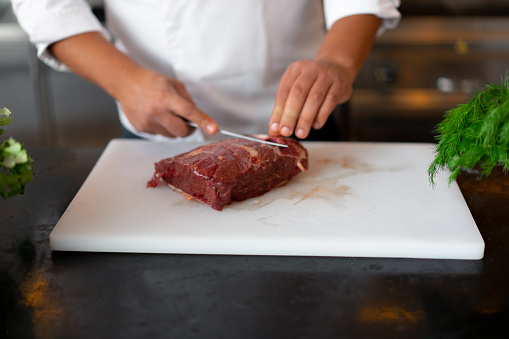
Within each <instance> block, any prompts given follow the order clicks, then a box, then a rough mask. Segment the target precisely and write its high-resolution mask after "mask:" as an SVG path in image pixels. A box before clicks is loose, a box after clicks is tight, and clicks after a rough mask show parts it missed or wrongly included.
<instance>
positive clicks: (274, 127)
mask: <svg viewBox="0 0 509 339" xmlns="http://www.w3.org/2000/svg"><path fill="white" fill-rule="evenodd" d="M270 130H271V131H272V132H279V124H278V123H277V122H275V123H273V124H272V125H270Z"/></svg>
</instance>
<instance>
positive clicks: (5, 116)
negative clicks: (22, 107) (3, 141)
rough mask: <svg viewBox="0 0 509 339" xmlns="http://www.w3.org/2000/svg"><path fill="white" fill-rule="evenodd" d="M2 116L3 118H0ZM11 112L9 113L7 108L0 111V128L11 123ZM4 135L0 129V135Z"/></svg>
mask: <svg viewBox="0 0 509 339" xmlns="http://www.w3.org/2000/svg"><path fill="white" fill-rule="evenodd" d="M2 115H3V116H2ZM9 115H11V111H9V110H8V109H7V108H5V107H4V108H2V109H0V126H6V125H9V124H10V123H12V119H11V117H9ZM3 133H4V130H3V129H1V128H0V135H2V134H3Z"/></svg>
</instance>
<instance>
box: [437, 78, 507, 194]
mask: <svg viewBox="0 0 509 339" xmlns="http://www.w3.org/2000/svg"><path fill="white" fill-rule="evenodd" d="M435 132H437V137H436V139H437V140H438V144H437V146H436V147H435V151H434V153H435V159H434V160H433V162H432V163H431V164H430V166H429V168H428V175H429V178H430V182H431V184H432V185H435V182H434V177H435V175H436V173H437V172H438V171H439V170H446V169H448V170H449V171H450V172H451V174H450V176H449V184H451V183H452V181H453V180H455V179H456V178H457V177H458V175H459V174H460V172H461V170H462V169H465V168H475V167H477V168H479V169H480V170H481V175H489V174H490V173H491V171H492V169H493V168H494V167H495V166H497V165H502V166H503V168H504V171H506V172H507V171H508V170H509V159H508V153H509V150H508V148H509V71H508V72H506V74H505V76H504V77H502V79H501V83H500V84H488V85H486V86H485V87H484V89H482V90H480V91H477V92H476V93H474V94H473V95H472V96H471V97H470V98H469V100H467V102H465V103H463V104H459V105H457V106H456V107H455V108H453V109H450V110H449V111H447V112H446V113H445V115H444V118H443V120H442V121H441V122H440V123H439V124H438V125H437V127H436V129H435Z"/></svg>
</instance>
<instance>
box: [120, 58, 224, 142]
mask: <svg viewBox="0 0 509 339" xmlns="http://www.w3.org/2000/svg"><path fill="white" fill-rule="evenodd" d="M128 79H129V80H128V81H126V82H124V83H123V84H121V85H120V86H119V87H121V90H119V91H118V92H117V95H116V99H117V100H118V101H119V103H120V105H121V106H122V110H123V111H124V113H125V115H126V117H127V119H128V120H129V121H130V122H131V124H132V125H133V126H134V127H135V128H136V129H137V130H138V131H141V132H146V133H151V134H161V135H164V136H167V137H170V138H174V137H184V136H187V135H189V134H191V133H192V132H193V131H194V128H193V127H191V126H189V125H188V124H187V122H186V121H185V120H187V121H190V122H194V123H196V124H197V125H198V126H200V128H201V129H202V130H203V131H204V132H205V133H207V134H211V135H212V134H215V133H216V132H217V131H218V126H217V123H216V122H215V121H214V120H213V119H212V118H211V117H209V116H208V115H207V114H205V113H204V112H202V111H201V110H200V109H199V108H198V107H196V105H195V104H194V102H193V100H192V99H191V97H190V96H189V93H188V92H187V90H186V89H185V87H184V85H183V84H182V83H181V82H180V81H178V80H176V79H174V78H170V77H166V76H164V75H161V74H159V73H156V72H153V71H151V70H148V69H146V68H142V67H140V68H138V69H137V70H135V71H134V72H132V73H131V74H130V75H129V76H128ZM184 119H185V120H184Z"/></svg>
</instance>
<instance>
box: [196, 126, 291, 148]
mask: <svg viewBox="0 0 509 339" xmlns="http://www.w3.org/2000/svg"><path fill="white" fill-rule="evenodd" d="M187 124H188V125H189V126H191V127H195V128H200V127H199V126H198V124H196V123H194V122H187ZM219 133H221V134H224V135H229V136H231V137H235V138H241V139H246V140H251V141H256V142H260V143H262V144H267V145H272V146H279V147H288V145H285V144H280V143H277V142H272V141H267V140H263V139H258V138H255V137H250V136H248V135H244V134H239V133H235V132H230V131H226V130H224V129H219Z"/></svg>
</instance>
